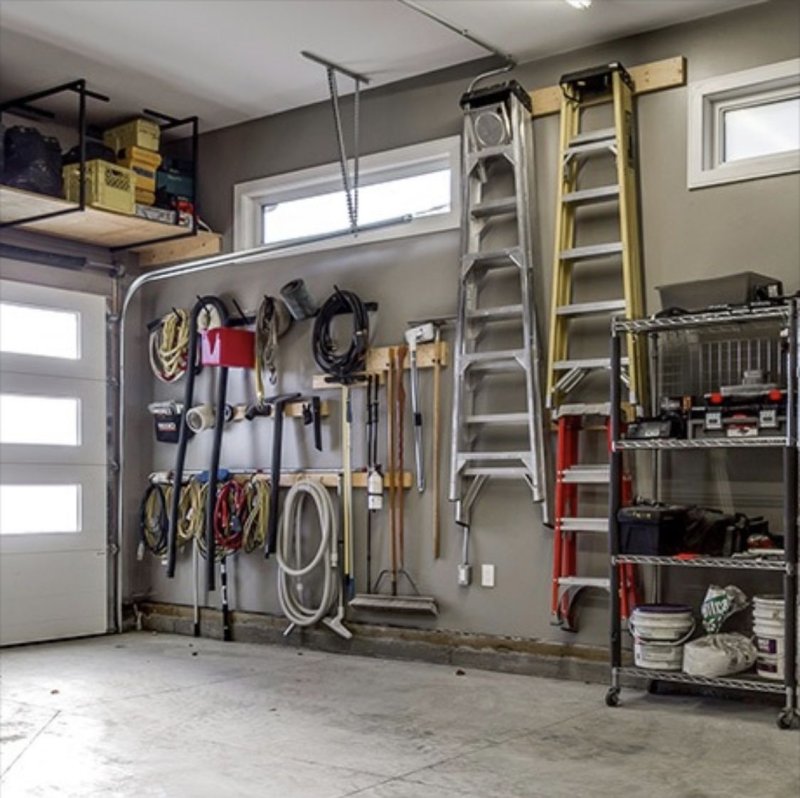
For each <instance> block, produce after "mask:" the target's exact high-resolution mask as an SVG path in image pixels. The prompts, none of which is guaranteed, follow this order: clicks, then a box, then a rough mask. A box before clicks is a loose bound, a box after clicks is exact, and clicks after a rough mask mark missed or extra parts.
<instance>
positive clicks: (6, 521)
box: [0, 485, 81, 535]
mask: <svg viewBox="0 0 800 798" xmlns="http://www.w3.org/2000/svg"><path fill="white" fill-rule="evenodd" d="M80 501H81V487H80V485H0V535H40V534H48V533H62V532H64V533H69V532H73V533H74V532H80V531H81V524H80Z"/></svg>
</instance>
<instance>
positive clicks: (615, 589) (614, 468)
mask: <svg viewBox="0 0 800 798" xmlns="http://www.w3.org/2000/svg"><path fill="white" fill-rule="evenodd" d="M621 367H622V344H621V338H620V334H619V332H618V331H617V329H616V327H615V326H614V322H613V321H612V322H611V396H610V400H611V402H610V404H611V408H610V412H611V469H610V474H609V483H610V484H609V497H608V505H609V506H608V555H609V557H608V559H609V564H610V570H609V575H608V576H609V579H608V587H609V602H610V616H611V617H610V635H609V647H610V649H611V676H612V686H614V681H613V680H614V678H615V674H616V672H617V670H618V669H619V667H620V666H621V665H622V632H621V629H620V615H619V611H620V595H619V589H620V580H619V566H618V565H617V564H616V563H615V561H614V560H615V558H616V556H617V555H618V554H619V522H618V521H617V511H618V510H619V507H620V503H621V500H622V484H621V482H622V452H621V451H619V450H618V449H617V446H616V443H617V441H618V440H619V437H620V431H621V429H620V413H621V410H622V407H621V404H622V398H621V392H620V371H621Z"/></svg>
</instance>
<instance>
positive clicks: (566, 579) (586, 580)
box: [558, 576, 609, 590]
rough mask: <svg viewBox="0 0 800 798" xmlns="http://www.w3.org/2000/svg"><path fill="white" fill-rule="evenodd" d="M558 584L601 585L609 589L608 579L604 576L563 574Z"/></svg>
mask: <svg viewBox="0 0 800 798" xmlns="http://www.w3.org/2000/svg"><path fill="white" fill-rule="evenodd" d="M558 584H559V585H561V587H599V588H600V589H601V590H609V582H608V579H607V578H605V577H602V576H562V577H560V578H559V580H558Z"/></svg>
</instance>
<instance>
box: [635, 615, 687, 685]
mask: <svg viewBox="0 0 800 798" xmlns="http://www.w3.org/2000/svg"><path fill="white" fill-rule="evenodd" d="M628 629H629V631H630V633H631V634H632V635H633V657H634V661H635V663H636V667H637V668H646V669H648V670H660V671H679V670H680V669H681V668H682V667H683V644H684V643H685V642H686V641H687V640H688V639H689V638H690V637H691V636H692V634H693V633H694V618H693V617H692V609H691V607H687V606H686V605H685V604H640V605H639V606H638V607H636V609H634V611H633V614H632V615H631V617H630V619H629V621H628Z"/></svg>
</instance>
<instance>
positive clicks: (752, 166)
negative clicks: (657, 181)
mask: <svg viewBox="0 0 800 798" xmlns="http://www.w3.org/2000/svg"><path fill="white" fill-rule="evenodd" d="M797 97H800V58H794V59H790V60H788V61H781V62H778V63H775V64H768V65H766V66H761V67H756V68H754V69H745V70H742V71H740V72H734V73H731V74H729V75H721V76H717V77H713V78H708V79H706V80H700V81H696V82H695V83H692V84H690V86H689V111H688V114H689V116H688V145H687V184H688V187H689V189H696V188H704V187H706V186H713V185H721V184H724V183H735V182H740V181H743V180H755V179H758V178H762V177H770V176H773V175H781V174H790V173H792V172H798V171H800V148H798V149H796V150H789V151H787V152H781V153H772V154H770V155H762V156H758V157H755V158H742V159H739V160H736V161H730V162H725V161H724V160H723V157H724V138H725V127H724V125H725V114H726V113H727V112H729V111H732V110H738V109H740V108H752V107H755V106H760V105H767V104H769V103H773V102H779V101H781V100H789V99H794V98H797Z"/></svg>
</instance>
